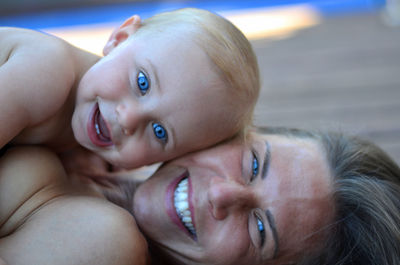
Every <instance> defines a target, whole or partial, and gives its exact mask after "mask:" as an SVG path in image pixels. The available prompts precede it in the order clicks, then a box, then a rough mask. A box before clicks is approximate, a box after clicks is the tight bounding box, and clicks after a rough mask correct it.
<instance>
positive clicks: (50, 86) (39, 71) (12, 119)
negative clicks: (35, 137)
mask: <svg viewBox="0 0 400 265" xmlns="http://www.w3.org/2000/svg"><path fill="white" fill-rule="evenodd" d="M69 53H70V49H69V45H68V44H67V43H66V42H64V41H62V40H60V39H58V38H55V37H52V36H49V35H45V34H43V33H39V32H36V31H31V30H25V29H17V28H0V123H1V126H0V148H1V147H3V146H4V145H5V144H7V143H8V142H10V141H11V140H12V139H13V138H14V137H15V136H17V135H18V134H20V133H21V132H22V131H23V130H24V129H25V128H27V127H30V126H35V125H37V124H40V123H41V122H43V121H45V120H46V119H48V118H49V117H51V116H52V115H54V113H55V112H56V111H57V110H58V109H59V108H60V105H62V103H64V101H65V100H66V97H67V96H68V93H69V92H70V89H71V87H72V86H73V84H74V82H75V76H74V74H75V73H74V66H73V59H72V58H71V57H72V56H70V55H69Z"/></svg>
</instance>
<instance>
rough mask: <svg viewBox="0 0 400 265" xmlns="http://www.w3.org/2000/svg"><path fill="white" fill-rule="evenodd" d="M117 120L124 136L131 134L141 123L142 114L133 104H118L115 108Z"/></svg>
mask: <svg viewBox="0 0 400 265" xmlns="http://www.w3.org/2000/svg"><path fill="white" fill-rule="evenodd" d="M116 112H117V118H118V122H119V125H120V126H121V128H122V130H123V132H124V134H126V135H131V134H133V133H134V132H135V131H136V130H137V129H138V127H139V126H140V124H141V123H142V122H143V118H144V113H143V112H142V111H141V110H140V108H138V107H135V105H134V104H122V103H121V104H119V105H118V106H117V107H116Z"/></svg>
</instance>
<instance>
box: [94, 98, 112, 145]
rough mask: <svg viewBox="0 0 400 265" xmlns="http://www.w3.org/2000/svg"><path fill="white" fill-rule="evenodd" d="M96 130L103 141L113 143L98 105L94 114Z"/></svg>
mask: <svg viewBox="0 0 400 265" xmlns="http://www.w3.org/2000/svg"><path fill="white" fill-rule="evenodd" d="M94 128H95V129H96V133H97V136H98V137H99V139H100V140H101V141H103V142H111V137H110V131H109V130H108V128H107V125H106V123H105V121H104V119H103V116H102V115H101V112H100V109H99V106H98V105H97V110H96V113H95V114H94Z"/></svg>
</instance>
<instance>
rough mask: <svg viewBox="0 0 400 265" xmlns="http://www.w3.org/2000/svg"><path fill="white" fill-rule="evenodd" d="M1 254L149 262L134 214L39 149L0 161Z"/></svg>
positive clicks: (38, 259) (13, 258) (9, 259)
mask: <svg viewBox="0 0 400 265" xmlns="http://www.w3.org/2000/svg"><path fill="white" fill-rule="evenodd" d="M0 257H1V258H2V259H3V261H1V260H0V264H5V263H6V264H13V265H18V264H41V265H42V264H60V265H64V264H68V265H71V264H88V265H89V264H93V265H101V264H104V265H106V264H107V265H108V264H122V265H123V264H146V263H148V253H147V243H146V240H145V239H144V237H143V236H142V234H141V233H140V231H139V229H138V227H137V225H136V222H135V220H134V218H133V217H132V216H131V215H130V214H129V213H128V212H127V211H125V210H123V209H122V208H120V207H118V206H116V205H114V204H112V203H110V202H109V201H107V200H106V199H105V198H104V196H103V195H102V194H101V193H99V192H98V191H97V189H95V188H94V187H93V186H92V185H91V184H90V183H89V182H88V180H87V179H85V180H83V179H79V178H77V177H70V176H67V174H66V172H65V171H64V169H63V167H62V164H61V163H60V161H59V160H58V158H57V157H56V156H55V154H54V153H51V152H49V151H47V150H46V149H43V148H40V147H25V148H23V147H19V148H13V149H11V150H8V151H7V152H6V154H5V155H3V156H2V158H1V160H0ZM66 257H68V258H66ZM1 262H3V263H1Z"/></svg>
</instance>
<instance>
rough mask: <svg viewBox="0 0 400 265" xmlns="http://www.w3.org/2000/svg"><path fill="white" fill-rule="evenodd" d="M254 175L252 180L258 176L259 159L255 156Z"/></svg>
mask: <svg viewBox="0 0 400 265" xmlns="http://www.w3.org/2000/svg"><path fill="white" fill-rule="evenodd" d="M251 168H252V171H253V172H252V173H253V175H252V178H254V177H255V176H257V174H258V159H257V157H256V156H255V155H254V154H253V164H252V167H251Z"/></svg>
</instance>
